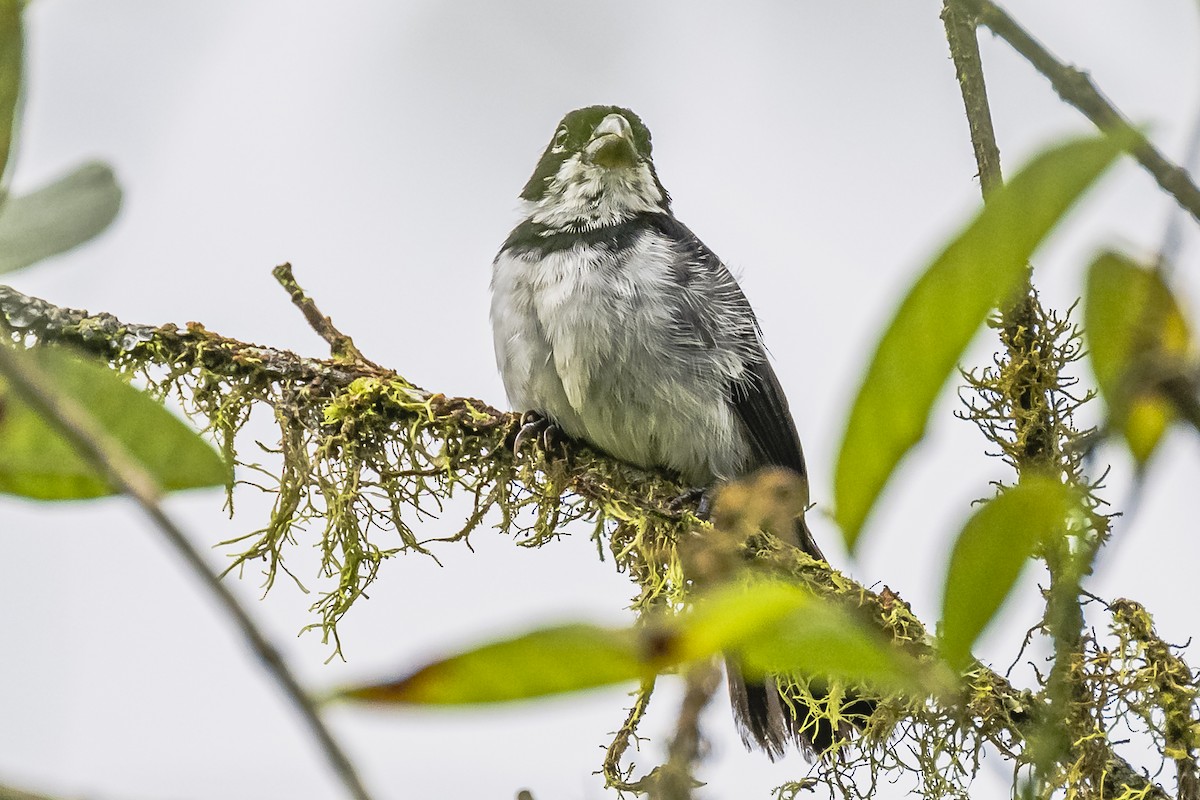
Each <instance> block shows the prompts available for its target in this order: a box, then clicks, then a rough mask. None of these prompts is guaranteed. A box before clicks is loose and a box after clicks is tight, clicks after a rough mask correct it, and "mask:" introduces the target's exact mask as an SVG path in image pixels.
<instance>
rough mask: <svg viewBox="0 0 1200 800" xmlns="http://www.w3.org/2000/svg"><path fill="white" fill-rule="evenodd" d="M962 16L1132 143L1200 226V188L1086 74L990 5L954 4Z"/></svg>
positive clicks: (978, 0)
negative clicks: (985, 29) (967, 16)
mask: <svg viewBox="0 0 1200 800" xmlns="http://www.w3.org/2000/svg"><path fill="white" fill-rule="evenodd" d="M954 4H958V5H961V6H962V9H963V11H964V12H966V13H969V14H970V15H972V16H974V17H975V18H976V19H977V20H978V21H979V22H980V23H982V24H984V25H986V26H987V27H988V28H989V29H990V30H991V31H992V32H993V33H995V34H996V35H997V36H999V37H1000V38H1001V39H1003V40H1004V41H1006V42H1007V43H1008V44H1009V45H1010V46H1011V47H1012V48H1013V49H1014V50H1016V51H1017V52H1018V53H1020V54H1021V55H1022V56H1023V57H1024V58H1025V60H1026V61H1028V62H1029V63H1030V64H1032V65H1033V67H1034V69H1036V70H1037V71H1038V72H1040V73H1041V74H1042V75H1044V76H1045V77H1046V78H1047V79H1049V81H1050V84H1051V85H1052V86H1053V87H1054V91H1055V92H1057V93H1058V96H1059V97H1061V98H1062V99H1063V100H1064V101H1066V102H1067V103H1069V104H1070V105H1072V106H1074V107H1075V108H1076V109H1078V110H1079V111H1080V112H1081V113H1082V114H1083V115H1084V116H1085V117H1087V118H1088V119H1089V120H1091V121H1092V123H1093V124H1094V125H1095V126H1096V127H1097V128H1099V129H1100V130H1101V131H1104V132H1119V133H1120V134H1121V135H1122V136H1128V137H1130V138H1131V140H1132V141H1134V142H1135V144H1134V146H1133V148H1132V150H1131V152H1132V155H1133V157H1134V158H1135V159H1137V161H1138V163H1139V164H1141V165H1142V166H1143V167H1144V168H1145V169H1146V171H1147V172H1149V173H1150V174H1151V175H1152V176H1153V177H1154V180H1155V181H1157V182H1158V185H1159V186H1160V187H1161V188H1162V189H1163V191H1165V192H1166V193H1167V194H1169V195H1171V196H1172V197H1174V198H1175V201H1176V202H1177V203H1179V205H1180V206H1181V207H1182V208H1184V209H1185V210H1186V211H1187V212H1188V213H1190V214H1191V215H1192V217H1193V218H1194V219H1195V220H1196V221H1197V222H1200V188H1198V187H1197V186H1196V184H1195V182H1194V181H1193V180H1192V177H1191V176H1190V175H1189V174H1188V172H1187V170H1185V169H1184V168H1183V167H1180V166H1178V165H1177V164H1174V163H1172V162H1171V161H1169V160H1168V159H1167V158H1166V157H1165V156H1164V155H1163V154H1162V153H1161V152H1159V150H1158V148H1156V147H1155V146H1154V145H1153V143H1151V142H1150V140H1149V139H1147V138H1146V137H1145V136H1144V135H1142V133H1141V132H1140V131H1138V130H1137V129H1136V128H1135V127H1134V126H1133V125H1131V124H1130V123H1129V120H1128V119H1127V118H1126V117H1125V115H1124V114H1122V113H1121V112H1120V111H1119V110H1118V109H1117V108H1116V106H1114V105H1113V104H1112V103H1110V102H1109V101H1108V100H1107V99H1106V98H1105V97H1104V95H1103V94H1102V93H1101V92H1100V90H1099V89H1097V88H1096V85H1095V84H1094V83H1093V82H1092V79H1091V78H1090V77H1089V76H1088V74H1087V73H1086V72H1082V71H1080V70H1078V69H1076V68H1074V67H1071V66H1067V65H1066V64H1064V63H1063V62H1061V61H1059V60H1058V59H1057V58H1055V57H1054V55H1053V54H1051V53H1050V51H1049V50H1047V49H1046V48H1045V47H1043V46H1042V45H1041V44H1040V43H1039V42H1038V41H1037V40H1036V39H1034V38H1033V37H1032V36H1030V35H1029V33H1028V32H1026V31H1025V29H1024V28H1022V27H1021V26H1020V25H1019V24H1017V22H1016V20H1014V19H1013V18H1012V17H1010V16H1009V15H1008V14H1007V13H1005V11H1004V10H1003V9H1001V8H1000V7H999V6H997V5H996V4H995V3H993V2H991V0H955V3H954Z"/></svg>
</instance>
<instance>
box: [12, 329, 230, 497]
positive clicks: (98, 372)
mask: <svg viewBox="0 0 1200 800" xmlns="http://www.w3.org/2000/svg"><path fill="white" fill-rule="evenodd" d="M0 346H5V347H11V345H4V344H0ZM17 355H20V356H23V357H26V358H30V359H34V360H35V361H36V362H37V365H38V366H39V367H41V370H42V371H43V372H44V373H45V375H46V377H47V378H48V379H50V380H51V381H52V382H53V385H54V387H55V389H56V390H57V391H60V392H62V393H63V394H64V395H65V396H67V397H70V398H72V399H74V400H76V401H77V402H79V403H80V404H81V405H83V406H84V407H85V408H86V409H87V410H88V411H89V412H90V413H91V414H92V415H93V416H94V418H95V419H96V421H97V422H98V423H99V424H100V425H101V426H102V427H103V428H104V429H105V431H106V432H107V433H108V434H109V435H111V436H112V437H113V438H115V439H116V440H117V441H118V442H120V443H121V444H123V445H124V446H125V447H126V448H127V449H128V451H129V453H130V455H131V456H133V457H134V458H136V459H137V460H138V461H140V462H141V463H142V465H143V466H145V467H146V468H147V469H148V470H149V471H150V473H151V474H152V475H153V476H154V477H155V478H156V479H157V482H158V484H159V486H161V487H162V488H163V489H166V490H174V489H192V488H198V487H203V486H222V485H224V484H225V483H226V482H227V481H228V479H229V467H228V466H227V465H226V464H225V462H224V460H223V459H222V458H221V456H220V455H218V454H217V452H216V451H215V450H214V449H213V448H212V447H211V446H210V445H209V444H208V443H207V442H205V441H204V439H202V438H201V437H200V436H199V435H198V434H197V433H196V432H195V431H193V430H192V429H191V428H189V427H188V426H187V425H186V424H185V423H184V422H183V421H182V420H180V419H179V418H178V417H176V416H175V415H174V414H172V413H171V412H169V411H167V409H166V408H164V407H163V405H162V404H161V403H159V402H158V401H157V400H155V399H154V398H152V397H150V395H148V394H146V393H145V392H141V391H139V390H137V389H135V388H134V387H132V386H130V385H129V384H128V383H126V382H125V381H124V380H122V378H121V377H120V376H119V375H117V374H116V373H114V372H113V371H112V370H110V369H108V368H107V367H105V366H101V365H99V364H96V363H93V362H88V361H83V360H80V359H79V358H77V357H75V356H73V355H71V354H70V353H68V352H66V351H63V350H58V349H51V348H39V349H37V350H30V351H26V352H18V353H17ZM0 492H6V493H8V494H16V495H23V496H25V497H32V498H36V499H39V500H74V499H83V498H89V497H100V496H103V495H109V494H112V493H113V490H112V489H111V488H110V487H109V486H108V484H107V482H106V481H105V480H104V478H103V476H101V475H98V474H97V473H96V472H95V471H94V470H93V469H92V468H91V467H90V466H89V465H88V464H87V462H85V461H84V460H83V459H82V458H80V456H78V455H77V454H76V452H75V450H74V448H73V447H72V446H71V445H70V443H68V442H67V441H66V440H65V439H63V438H62V437H61V436H60V435H59V434H58V432H57V431H56V430H54V429H53V428H52V427H51V426H50V425H48V424H47V423H46V422H45V421H44V420H43V419H42V418H41V417H40V416H39V415H38V414H37V413H36V412H35V411H34V410H33V409H32V408H30V407H29V406H28V405H26V404H25V402H24V401H23V400H21V399H20V397H19V396H17V394H16V392H15V391H14V390H13V389H12V387H11V386H9V385H8V384H7V382H5V381H4V379H3V378H2V377H0Z"/></svg>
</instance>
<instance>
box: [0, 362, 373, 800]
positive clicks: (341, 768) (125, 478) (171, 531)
mask: <svg viewBox="0 0 1200 800" xmlns="http://www.w3.org/2000/svg"><path fill="white" fill-rule="evenodd" d="M22 355H23V354H22V353H21V352H20V351H18V350H17V349H16V348H14V347H13V346H12V345H11V344H9V343H3V344H0V375H3V376H4V377H5V379H6V380H7V381H8V382H9V384H10V385H11V386H12V388H13V389H15V390H16V391H17V393H18V394H20V395H21V397H22V398H23V399H24V400H25V402H27V403H28V404H29V405H30V406H32V407H33V408H34V410H36V411H37V412H38V415H39V416H40V417H41V418H42V419H44V420H45V421H47V422H48V423H50V424H51V425H52V426H53V427H54V428H55V429H56V430H57V431H58V432H59V433H60V434H61V435H62V436H63V438H65V439H66V440H67V441H68V442H69V443H70V444H71V446H72V447H74V448H75V450H76V451H77V452H78V453H79V455H80V456H81V457H83V459H84V460H85V461H87V462H88V463H89V464H90V465H91V466H92V467H93V468H94V469H96V470H97V471H98V472H99V473H101V474H102V475H104V477H105V478H106V479H107V480H108V482H109V484H110V485H111V486H112V487H113V488H114V489H117V490H119V491H121V492H122V493H124V494H126V495H128V496H129V497H130V498H131V499H132V500H133V501H134V502H135V503H137V505H138V506H139V507H140V508H141V509H142V511H143V513H145V514H146V516H147V517H149V518H150V521H151V522H152V523H153V524H154V526H155V527H156V528H158V530H159V531H160V532H161V533H162V534H163V535H164V536H165V537H166V538H167V540H168V541H169V542H170V543H171V545H172V546H173V547H174V548H175V550H176V551H177V552H178V553H179V555H180V556H181V557H182V558H183V560H184V561H185V562H186V563H187V565H188V566H189V567H190V568H191V570H192V572H193V574H195V575H196V577H197V578H198V579H199V580H200V582H201V583H203V584H204V585H205V586H206V587H207V588H208V589H209V591H211V592H212V594H213V596H214V597H215V598H216V599H217V602H218V603H219V604H220V606H221V608H222V609H224V611H225V613H226V614H227V615H228V616H229V617H230V619H232V620H233V621H234V623H235V625H236V626H237V629H238V631H239V633H241V635H242V638H243V639H244V640H245V642H246V644H247V645H248V646H249V647H250V650H251V651H252V652H253V653H254V655H255V656H256V657H257V658H258V660H259V663H260V664H261V665H262V667H263V669H264V670H266V672H267V674H268V675H270V676H271V678H272V679H274V680H275V682H276V683H277V684H278V685H279V687H280V689H281V690H282V691H283V693H284V695H285V696H286V697H287V698H288V700H290V701H291V703H292V705H293V706H294V707H295V709H296V710H297V711H298V712H299V713H300V716H301V718H302V719H304V721H305V723H306V725H307V726H308V728H309V731H310V733H312V735H313V737H314V738H315V739H316V742H317V745H318V746H319V748H320V749H321V751H322V752H323V753H324V755H325V757H326V759H327V760H328V761H329V763H330V765H331V766H332V767H333V769H334V772H335V773H336V774H337V776H338V778H339V779H340V780H341V782H342V784H343V785H344V786H345V787H346V790H347V792H348V793H349V794H350V796H352V797H354V798H356V800H370V795H369V794H368V793H367V790H366V788H365V787H364V786H363V784H362V782H361V781H360V780H359V778H358V775H357V773H356V772H355V770H354V766H353V765H352V764H351V763H350V760H349V758H348V757H347V756H346V754H345V753H344V752H343V751H342V749H341V746H340V745H338V743H337V741H336V740H335V739H334V738H333V734H332V733H330V731H329V729H328V728H327V727H326V726H325V723H324V722H323V721H322V719H321V717H320V714H319V712H318V711H317V708H316V706H315V705H314V704H313V702H312V700H311V699H310V698H309V697H308V695H307V694H306V693H305V692H304V690H303V689H302V688H301V686H300V683H299V681H298V680H297V679H296V677H295V676H294V675H293V674H292V672H291V670H290V669H288V666H287V664H286V663H285V662H284V660H283V657H282V656H281V655H280V654H279V651H278V650H276V649H275V647H274V646H273V645H272V644H271V643H270V642H269V641H268V640H267V637H266V635H265V634H263V633H262V631H260V630H259V628H258V626H257V625H255V623H254V620H253V619H251V617H250V614H249V613H248V612H247V611H246V610H245V609H244V608H242V605H241V603H239V602H238V600H237V598H235V597H234V596H233V593H232V592H230V591H229V589H227V588H226V587H225V585H224V584H223V583H221V581H220V579H219V578H217V576H216V575H214V574H213V573H212V572H211V571H210V570H209V569H208V565H207V564H206V563H205V562H204V558H203V557H202V556H201V555H200V553H199V551H197V550H196V548H194V547H193V546H192V544H191V542H190V541H189V540H188V538H187V537H186V536H185V535H184V533H183V531H182V529H181V528H180V527H179V526H178V525H176V524H175V522H174V520H172V519H171V518H170V517H169V516H168V515H167V514H166V512H164V511H163V510H162V507H161V506H159V504H158V499H159V497H160V496H161V495H162V491H161V489H160V488H159V487H158V485H157V482H156V481H155V479H154V477H153V476H152V475H151V474H150V473H148V472H147V471H146V470H145V469H144V468H143V467H142V465H141V464H140V463H138V462H137V461H136V460H135V459H134V458H132V457H131V456H130V455H129V453H128V452H127V451H126V450H125V448H124V446H123V445H122V444H121V443H120V442H118V441H117V440H115V439H113V438H112V437H111V436H109V434H108V432H107V431H105V430H104V429H103V428H102V427H100V426H99V425H98V424H97V423H96V421H95V419H94V418H93V417H92V416H91V414H89V413H88V411H87V410H86V409H85V408H83V406H81V405H80V404H79V403H77V402H76V401H75V400H74V399H72V398H70V397H67V396H65V395H63V394H62V393H60V392H56V391H55V390H54V387H53V385H52V384H51V383H50V382H49V381H48V379H47V378H46V377H45V375H43V374H42V373H41V370H40V368H39V367H38V366H37V364H36V363H34V362H33V361H32V360H31V359H28V358H23V357H22Z"/></svg>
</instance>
